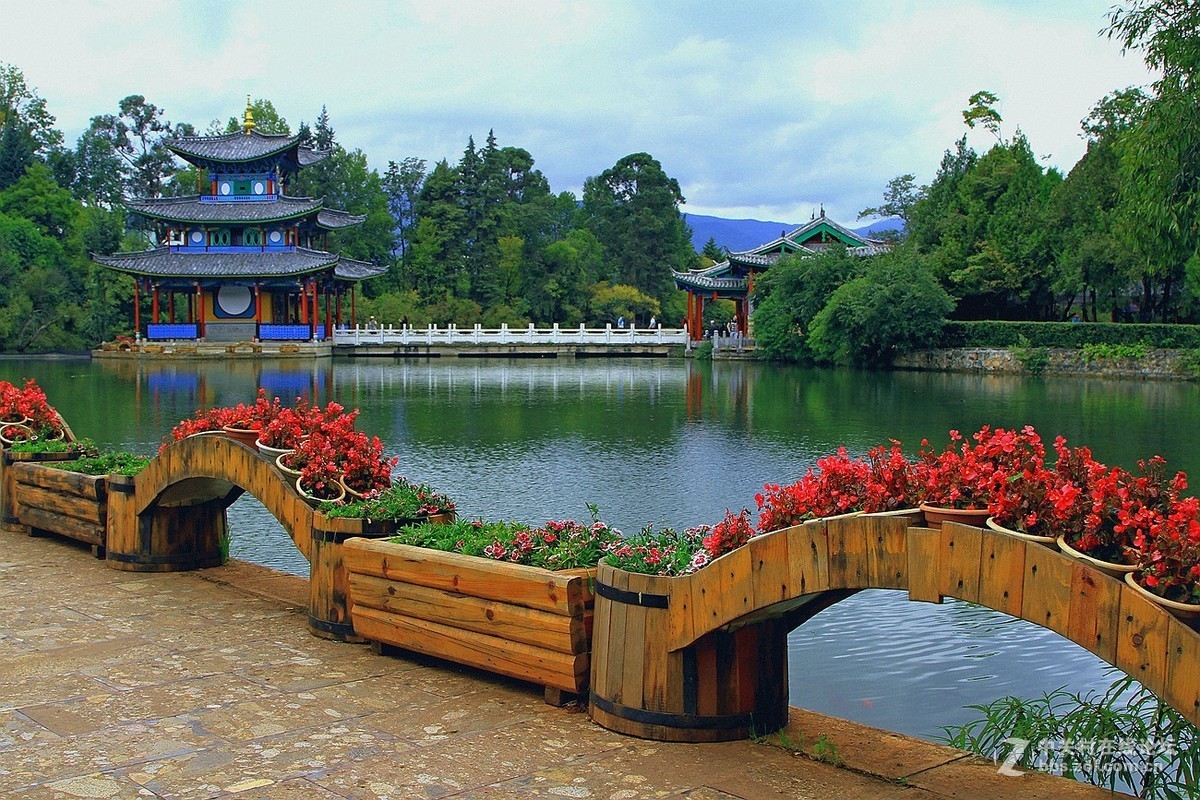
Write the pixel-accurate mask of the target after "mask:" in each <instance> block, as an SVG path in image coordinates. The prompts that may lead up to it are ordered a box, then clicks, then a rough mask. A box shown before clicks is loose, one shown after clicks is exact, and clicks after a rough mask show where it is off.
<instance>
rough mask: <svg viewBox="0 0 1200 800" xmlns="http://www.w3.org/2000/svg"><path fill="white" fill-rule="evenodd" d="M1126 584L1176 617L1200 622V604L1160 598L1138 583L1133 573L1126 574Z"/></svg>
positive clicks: (1190, 621) (1191, 621)
mask: <svg viewBox="0 0 1200 800" xmlns="http://www.w3.org/2000/svg"><path fill="white" fill-rule="evenodd" d="M1124 577H1125V583H1127V584H1129V585H1130V586H1131V587H1133V590H1134V591H1136V592H1137V593H1138V594H1140V595H1141V596H1142V597H1145V598H1146V599H1147V600H1149V601H1150V602H1151V603H1154V604H1155V605H1157V606H1160V607H1162V608H1165V609H1166V610H1167V611H1168V612H1170V614H1171V615H1172V616H1174V617H1177V618H1179V619H1181V620H1185V621H1187V622H1189V623H1193V624H1195V623H1196V622H1197V621H1200V604H1196V603H1178V602H1176V601H1174V600H1168V599H1167V598H1165V597H1159V596H1158V595H1156V594H1155V593H1154V592H1152V591H1150V590H1149V589H1147V588H1146V587H1145V586H1142V585H1141V584H1140V583H1138V582H1137V579H1136V578H1135V577H1133V571H1130V572H1126V573H1125V576H1124Z"/></svg>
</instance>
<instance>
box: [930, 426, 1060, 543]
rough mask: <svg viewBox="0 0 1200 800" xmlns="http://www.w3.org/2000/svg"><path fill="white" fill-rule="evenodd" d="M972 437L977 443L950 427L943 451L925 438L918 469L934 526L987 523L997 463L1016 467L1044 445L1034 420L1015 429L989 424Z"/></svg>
mask: <svg viewBox="0 0 1200 800" xmlns="http://www.w3.org/2000/svg"><path fill="white" fill-rule="evenodd" d="M971 439H973V440H974V442H975V443H974V444H971V442H970V441H969V440H967V439H964V438H963V436H962V434H961V433H959V432H958V431H956V430H951V431H950V441H949V442H947V444H946V446H945V447H944V448H943V449H942V450H941V451H940V452H937V451H934V450H932V449H930V447H929V441H928V440H922V441H921V449H920V450H919V451H918V453H917V462H916V473H917V479H918V481H919V482H920V484H921V490H922V494H923V500H922V502H921V510H922V511H924V512H925V520H926V522H927V523H928V524H929V525H930V527H934V528H940V527H941V526H942V523H943V522H946V521H949V520H953V521H956V522H962V523H965V524H968V525H976V526H982V525H983V524H984V523H985V521H986V520H987V518H988V516H989V514H988V503H989V502H991V499H992V494H993V492H994V489H995V480H994V476H995V473H996V471H997V469H1004V468H1006V467H1007V468H1008V469H1011V470H1014V471H1015V470H1016V469H1017V468H1018V466H1019V465H1022V464H1024V463H1025V462H1026V461H1027V460H1029V459H1030V458H1032V457H1033V456H1035V455H1036V454H1037V452H1038V450H1039V449H1040V448H1041V440H1040V439H1039V438H1038V437H1037V434H1036V433H1035V432H1034V431H1033V428H1031V427H1029V426H1026V427H1025V428H1024V429H1022V430H1021V431H1020V432H1016V431H1008V430H1005V429H1003V428H995V429H993V428H991V427H990V426H987V425H984V426H983V427H982V428H980V429H979V431H977V432H976V433H974V434H972V436H971Z"/></svg>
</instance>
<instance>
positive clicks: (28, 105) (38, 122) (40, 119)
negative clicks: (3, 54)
mask: <svg viewBox="0 0 1200 800" xmlns="http://www.w3.org/2000/svg"><path fill="white" fill-rule="evenodd" d="M9 120H13V121H14V123H15V124H16V126H17V128H18V129H19V130H20V132H21V133H22V134H24V135H25V136H27V137H29V139H30V141H31V144H32V146H31V148H30V149H31V151H32V153H33V154H34V155H37V156H38V157H40V158H43V159H45V158H47V157H48V156H49V154H50V153H52V152H54V151H56V150H58V149H59V148H61V147H62V143H63V137H62V132H61V131H59V130H58V129H57V128H55V127H54V122H55V120H54V115H53V114H51V113H50V112H49V111H48V110H47V109H46V101H45V100H43V99H42V98H41V97H39V96H38V93H37V91H36V90H35V89H32V88H30V86H29V84H27V83H26V82H25V74H24V73H23V72H21V70H20V69H18V68H17V67H15V66H13V65H12V64H5V63H4V62H2V61H0V126H5V125H7V124H8V121H9Z"/></svg>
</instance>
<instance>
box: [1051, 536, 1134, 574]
mask: <svg viewBox="0 0 1200 800" xmlns="http://www.w3.org/2000/svg"><path fill="white" fill-rule="evenodd" d="M1055 541H1057V542H1058V549H1059V550H1062V551H1063V552H1064V553H1066V554H1067V555H1069V556H1070V557H1071V558H1075V559H1078V560H1080V561H1082V562H1083V563H1085V564H1087V565H1088V566H1089V567H1095V568H1096V569H1098V570H1100V571H1101V572H1103V573H1104V574H1105V575H1112V576H1113V577H1114V578H1116V579H1117V580H1121V578H1123V577H1124V576H1126V575H1128V574H1129V573H1131V572H1133V571H1134V570H1136V569H1137V567H1135V566H1131V565H1129V564H1118V563H1116V562H1115V561H1102V560H1101V559H1099V558H1095V557H1093V556H1089V555H1088V554H1087V553H1084V552H1082V551H1080V550H1076V549H1075V548H1074V547H1072V546H1071V545H1069V544H1067V539H1066V537H1065V536H1059V537H1058V539H1056V540H1055Z"/></svg>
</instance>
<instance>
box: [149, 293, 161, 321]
mask: <svg viewBox="0 0 1200 800" xmlns="http://www.w3.org/2000/svg"><path fill="white" fill-rule="evenodd" d="M153 292H154V294H153V295H152V296H151V300H150V318H151V319H152V320H153V321H154V324H155V325H157V324H158V321H159V320H158V286H157V285H155V286H154V287H153Z"/></svg>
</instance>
